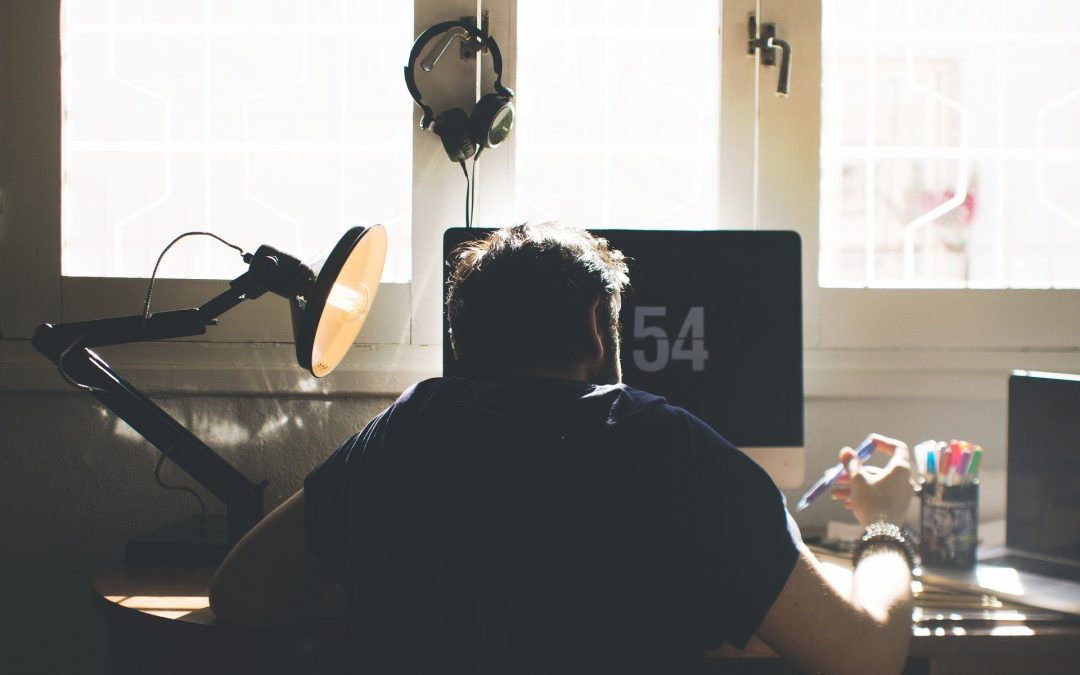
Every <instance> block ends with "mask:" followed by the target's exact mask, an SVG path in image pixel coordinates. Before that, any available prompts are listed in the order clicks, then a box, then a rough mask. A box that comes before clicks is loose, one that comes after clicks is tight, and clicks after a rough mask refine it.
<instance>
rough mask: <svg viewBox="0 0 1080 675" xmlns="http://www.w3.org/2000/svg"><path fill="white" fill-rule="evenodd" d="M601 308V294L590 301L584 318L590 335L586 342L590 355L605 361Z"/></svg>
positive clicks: (592, 357)
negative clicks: (601, 329)
mask: <svg viewBox="0 0 1080 675" xmlns="http://www.w3.org/2000/svg"><path fill="white" fill-rule="evenodd" d="M601 309H602V308H601V306H600V296H596V299H595V300H593V301H592V302H591V303H589V307H588V310H587V312H586V315H585V317H584V319H585V329H586V334H587V337H588V340H587V342H586V344H588V346H589V351H588V357H589V358H590V359H596V360H597V361H598V362H600V363H603V361H604V356H605V353H604V336H603V335H602V334H601V332H600V317H599V315H598V314H597V313H598V312H599V311H600V310H601Z"/></svg>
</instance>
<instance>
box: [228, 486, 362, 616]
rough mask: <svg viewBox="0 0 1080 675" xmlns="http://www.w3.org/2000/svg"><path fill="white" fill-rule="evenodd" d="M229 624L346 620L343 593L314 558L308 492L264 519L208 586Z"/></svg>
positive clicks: (334, 580) (339, 585)
mask: <svg viewBox="0 0 1080 675" xmlns="http://www.w3.org/2000/svg"><path fill="white" fill-rule="evenodd" d="M210 608H211V609H212V610H213V611H214V614H216V615H217V616H218V618H219V619H221V620H222V621H224V622H226V623H231V624H237V625H242V626H272V625H283V624H297V623H311V622H313V621H319V620H327V619H333V618H343V617H344V616H345V591H344V588H343V587H342V586H341V584H340V583H338V581H337V580H336V579H334V578H333V577H332V576H331V575H330V573H329V572H327V571H326V569H325V568H324V566H323V565H322V563H320V562H319V561H318V560H317V559H316V558H315V556H314V555H312V553H311V549H310V548H309V546H308V542H307V536H306V528H305V525H304V491H303V490H302V489H301V490H300V491H299V492H297V493H296V494H294V495H293V496H292V497H290V498H289V499H288V500H287V501H285V503H283V504H282V505H281V506H279V507H278V508H276V509H274V511H273V512H271V513H270V515H268V516H266V518H263V519H262V521H260V522H259V523H258V524H257V525H256V526H255V527H254V528H252V530H251V531H250V532H248V533H247V534H246V535H245V536H244V538H243V539H241V540H240V541H239V542H238V543H237V544H236V546H235V547H234V548H233V550H232V551H231V552H230V553H229V555H228V557H226V558H225V561H224V562H223V563H221V566H220V567H218V570H217V572H216V573H215V574H214V580H213V582H211V584H210Z"/></svg>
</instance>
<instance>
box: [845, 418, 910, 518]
mask: <svg viewBox="0 0 1080 675" xmlns="http://www.w3.org/2000/svg"><path fill="white" fill-rule="evenodd" d="M870 438H871V439H872V440H873V441H874V450H875V451H882V452H885V453H887V454H890V455H892V457H891V458H890V459H889V462H888V464H886V465H885V466H884V468H881V469H879V468H877V467H873V466H863V465H862V462H860V461H859V458H858V457H857V456H856V454H855V451H854V450H852V449H851V448H844V449H842V450H841V451H840V461H841V462H842V463H843V464H844V466H846V467H847V472H846V474H845V475H843V476H841V477H840V479H839V480H837V481H836V487H835V488H834V489H833V493H832V498H833V499H837V500H840V499H843V500H844V508H847V509H851V512H852V513H854V514H855V518H856V519H857V520H858V521H859V525H861V526H862V527H866V526H867V525H869V524H870V523H872V522H875V521H878V520H884V521H885V522H887V523H895V524H897V525H899V524H901V523H903V522H904V517H905V515H906V514H907V510H908V506H909V505H910V503H911V497H912V494H913V490H912V487H911V455H910V453H909V452H908V446H907V444H906V443H904V442H903V441H898V440H896V439H895V438H889V437H887V436H882V435H880V434H870Z"/></svg>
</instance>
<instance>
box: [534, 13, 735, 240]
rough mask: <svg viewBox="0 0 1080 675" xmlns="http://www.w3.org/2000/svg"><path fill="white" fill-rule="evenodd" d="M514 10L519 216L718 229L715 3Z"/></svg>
mask: <svg viewBox="0 0 1080 675" xmlns="http://www.w3.org/2000/svg"><path fill="white" fill-rule="evenodd" d="M517 16H518V35H517V45H518V50H517V64H518V67H517V85H516V86H517V90H518V92H519V95H518V102H517V107H518V110H519V119H520V123H519V124H518V126H517V128H516V130H515V134H516V139H517V140H516V142H517V164H516V167H515V170H516V184H517V220H518V221H523V220H560V221H563V222H568V223H573V224H577V225H581V226H584V227H591V228H666V227H671V228H685V229H698V228H712V227H716V220H717V215H716V205H717V171H718V166H719V163H718V135H719V129H720V127H719V111H720V108H719V100H720V93H719V74H720V58H719V55H720V36H719V33H718V31H717V26H718V24H719V20H720V14H719V6H718V4H717V3H716V2H715V0H682V1H680V2H668V3H663V4H661V3H651V2H641V1H638V2H615V1H613V0H607V1H606V2H602V3H596V4H595V5H590V6H589V7H587V8H586V7H584V6H578V5H573V4H570V3H551V2H545V1H544V0H519V1H518V3H517Z"/></svg>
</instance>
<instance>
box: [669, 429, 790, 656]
mask: <svg viewBox="0 0 1080 675" xmlns="http://www.w3.org/2000/svg"><path fill="white" fill-rule="evenodd" d="M690 424H691V436H692V438H693V440H694V446H695V455H696V462H695V463H696V464H697V469H698V470H696V471H695V472H694V499H695V503H696V505H697V508H698V514H697V518H698V528H699V536H701V537H702V541H703V546H704V547H705V551H706V555H705V559H706V561H707V562H706V565H707V567H706V570H705V574H706V575H707V578H708V579H709V581H707V582H706V584H707V586H708V589H709V591H710V592H709V593H707V596H708V600H709V602H710V604H712V605H713V606H714V607H716V611H718V612H719V615H717V616H714V617H713V619H712V621H710V623H713V622H715V623H716V624H718V627H719V629H720V632H721V635H720V636H718V637H719V639H723V640H724V641H726V642H728V643H730V644H732V645H734V646H736V647H740V648H741V647H744V646H745V645H746V643H747V642H748V641H749V640H750V638H751V637H752V636H753V634H754V632H755V631H757V629H758V627H759V626H760V625H761V622H762V620H764V618H765V614H766V613H767V612H768V611H769V608H770V607H772V604H773V602H775V601H776V598H777V596H778V595H779V594H780V591H781V589H783V587H784V584H785V583H787V580H788V577H789V576H790V575H791V571H792V570H793V569H794V567H795V562H796V560H797V558H798V555H799V553H798V545H797V543H796V542H797V540H798V537H799V535H798V529H797V527H794V521H793V520H791V518H790V515H789V514H788V511H787V505H786V503H785V501H784V495H783V494H782V493H781V492H780V490H779V489H778V488H777V487H776V484H775V483H773V481H772V479H771V478H769V475H768V474H767V473H765V471H764V470H763V469H762V468H761V467H760V466H758V465H757V463H756V462H754V461H753V460H751V459H750V458H749V457H747V456H746V455H745V454H744V453H743V452H742V451H741V450H739V449H737V448H735V447H734V446H732V445H731V444H730V443H728V442H727V441H726V440H725V439H724V438H723V437H721V436H720V435H719V434H718V433H716V432H715V431H714V430H713V429H712V428H710V427H709V426H708V425H706V424H705V423H704V422H701V421H700V420H698V419H696V418H693V417H691V419H690ZM719 639H718V641H719Z"/></svg>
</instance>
